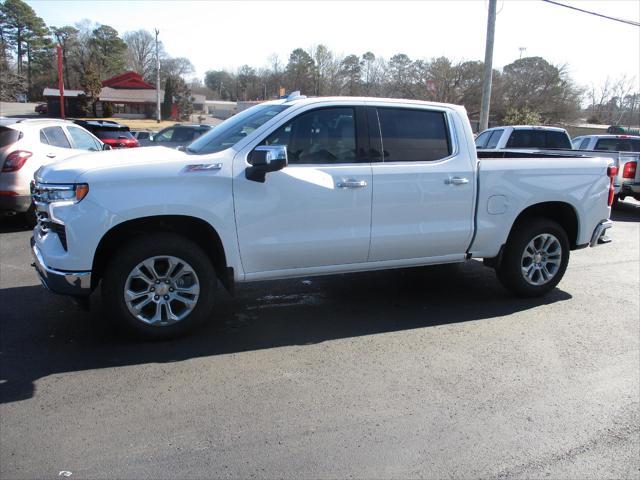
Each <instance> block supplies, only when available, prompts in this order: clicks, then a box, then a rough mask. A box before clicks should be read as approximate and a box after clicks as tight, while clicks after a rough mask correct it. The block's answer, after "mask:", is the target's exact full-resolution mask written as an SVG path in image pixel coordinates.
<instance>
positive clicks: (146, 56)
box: [123, 30, 165, 82]
mask: <svg viewBox="0 0 640 480" xmlns="http://www.w3.org/2000/svg"><path fill="white" fill-rule="evenodd" d="M123 39H124V41H125V43H126V44H127V58H126V60H127V69H128V70H133V71H134V72H137V73H139V74H140V75H142V76H143V77H144V78H145V79H146V80H148V81H153V82H155V73H156V72H155V54H156V53H155V38H154V36H153V35H152V34H151V32H148V31H147V30H136V31H133V32H126V33H125V34H124V36H123ZM159 43H160V44H159V48H160V50H163V53H164V49H163V47H162V42H159ZM164 56H165V55H161V57H164Z"/></svg>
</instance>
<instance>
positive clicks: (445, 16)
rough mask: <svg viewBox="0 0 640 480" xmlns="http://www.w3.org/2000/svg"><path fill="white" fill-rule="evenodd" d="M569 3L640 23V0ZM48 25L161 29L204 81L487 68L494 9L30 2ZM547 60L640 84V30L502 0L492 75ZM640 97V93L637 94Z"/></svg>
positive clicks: (576, 74) (174, 52)
mask: <svg viewBox="0 0 640 480" xmlns="http://www.w3.org/2000/svg"><path fill="white" fill-rule="evenodd" d="M560 1H561V2H562V3H567V4H570V5H574V6H578V7H580V8H583V9H587V10H592V11H596V12H599V13H603V14H607V15H610V16H614V17H619V18H625V19H628V20H633V21H636V22H638V21H640V1H638V0H622V1H618V0H606V1H604V0H602V1H584V0H583V1H573V0H560ZM27 3H29V4H30V5H31V6H32V7H33V8H34V10H35V11H36V13H37V14H38V15H39V16H41V17H42V18H43V19H44V21H45V22H46V23H47V25H49V26H62V25H69V24H74V23H76V22H78V21H80V20H82V19H83V18H88V19H90V20H92V21H94V22H99V23H103V24H107V25H111V26H112V27H114V28H115V29H116V30H118V32H119V33H120V34H123V33H124V32H126V31H128V30H137V29H147V30H149V31H153V29H154V28H158V29H159V30H160V38H161V40H162V42H163V43H164V46H165V50H166V51H167V52H168V53H169V54H170V55H171V56H175V57H179V56H184V57H187V58H189V59H190V60H191V62H192V63H193V64H194V65H195V67H196V75H197V76H199V77H202V76H203V75H204V73H205V72H206V71H207V70H212V69H221V68H226V69H235V68H237V67H239V66H241V65H243V64H249V65H251V66H254V67H261V66H264V65H266V63H267V57H268V56H269V55H270V54H272V53H276V54H278V55H279V56H280V58H281V60H282V61H284V62H285V63H286V60H287V58H288V56H289V53H290V52H291V50H293V49H294V48H296V47H302V48H305V49H307V48H309V47H311V46H313V45H317V44H320V43H323V44H325V45H327V46H328V47H329V48H331V49H332V50H333V51H334V52H336V53H338V54H345V55H348V54H351V53H355V54H358V55H361V54H362V53H364V52H366V51H367V50H370V51H372V52H374V53H375V54H376V55H377V56H383V57H385V58H387V59H388V58H389V57H391V56H392V55H394V54H395V53H405V54H407V55H409V56H410V57H411V58H412V59H418V58H427V59H428V58H431V57H437V56H441V55H444V56H447V57H449V58H451V59H452V60H455V61H458V60H483V59H484V46H485V34H486V22H487V6H488V2H487V1H486V0H470V1H469V0H466V1H462V0H458V1H456V0H450V1H436V0H431V1H428V0H426V1H409V2H405V1H391V0H388V1H326V2H316V1H308V2H304V1H297V2H294V1H286V2H281V1H278V2H276V1H260V2H257V1H238V2H222V1H206V0H200V1H187V0H182V1H177V0H161V1H151V0H148V1H147V0H137V1H136V0H127V1H121V0H103V1H99V0H98V1H96V0H77V1H74V0H27ZM519 47H524V48H526V52H525V54H524V55H525V56H541V57H544V58H546V59H547V60H549V61H550V62H552V63H555V64H565V63H566V64H568V65H569V67H570V73H571V75H572V77H573V78H574V80H575V81H576V82H577V83H579V84H581V85H585V86H589V85H591V84H596V85H597V84H599V83H601V82H603V81H604V80H605V78H606V77H607V76H610V77H612V78H617V77H619V76H620V75H622V74H626V75H627V76H629V77H635V78H636V85H639V82H640V28H639V27H635V26H632V25H627V24H622V23H618V22H614V21H611V20H606V19H603V18H598V17H595V16H591V15H587V14H584V13H580V12H576V11H572V10H569V9H566V8H562V7H559V6H555V5H551V4H548V3H544V2H542V1H540V0H498V17H497V23H496V44H495V50H494V67H496V68H502V67H503V66H504V65H507V64H509V63H511V62H512V61H514V60H515V59H517V58H518V56H519V55H520V51H519ZM639 88H640V87H639Z"/></svg>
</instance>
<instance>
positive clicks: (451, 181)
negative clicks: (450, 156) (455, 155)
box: [444, 177, 469, 185]
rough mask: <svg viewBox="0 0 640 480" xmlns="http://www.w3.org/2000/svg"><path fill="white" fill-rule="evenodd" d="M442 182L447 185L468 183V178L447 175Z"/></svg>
mask: <svg viewBox="0 0 640 480" xmlns="http://www.w3.org/2000/svg"><path fill="white" fill-rule="evenodd" d="M444 183H446V184H447V185H465V184H467V183H469V179H468V178H463V177H449V178H447V179H446V180H445V181H444Z"/></svg>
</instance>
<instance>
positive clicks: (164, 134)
mask: <svg viewBox="0 0 640 480" xmlns="http://www.w3.org/2000/svg"><path fill="white" fill-rule="evenodd" d="M174 131H175V128H167V129H166V130H162V131H161V132H158V134H157V135H154V136H153V141H154V142H170V141H171V137H172V136H173V132H174Z"/></svg>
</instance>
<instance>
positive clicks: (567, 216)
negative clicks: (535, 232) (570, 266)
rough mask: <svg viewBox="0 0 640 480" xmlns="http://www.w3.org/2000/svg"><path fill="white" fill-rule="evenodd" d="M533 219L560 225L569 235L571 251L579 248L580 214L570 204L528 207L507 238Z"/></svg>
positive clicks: (512, 226)
mask: <svg viewBox="0 0 640 480" xmlns="http://www.w3.org/2000/svg"><path fill="white" fill-rule="evenodd" d="M531 218H547V219H549V220H553V221H554V222H556V223H558V224H559V225H560V226H561V227H562V228H563V229H564V231H565V232H566V233H567V238H568V239H569V245H570V246H571V250H575V249H576V248H577V247H578V245H577V242H578V229H579V223H578V212H577V211H576V209H575V208H574V207H573V205H571V204H570V203H567V202H541V203H536V204H534V205H530V206H528V207H527V208H525V209H524V210H522V211H521V212H520V213H519V214H518V216H517V217H516V219H515V220H514V222H513V225H511V230H510V231H509V236H508V237H507V238H509V237H511V235H512V234H513V232H514V231H515V230H516V229H517V227H518V226H520V225H521V224H522V223H524V222H526V221H527V220H529V219H531ZM507 241H508V240H507Z"/></svg>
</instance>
